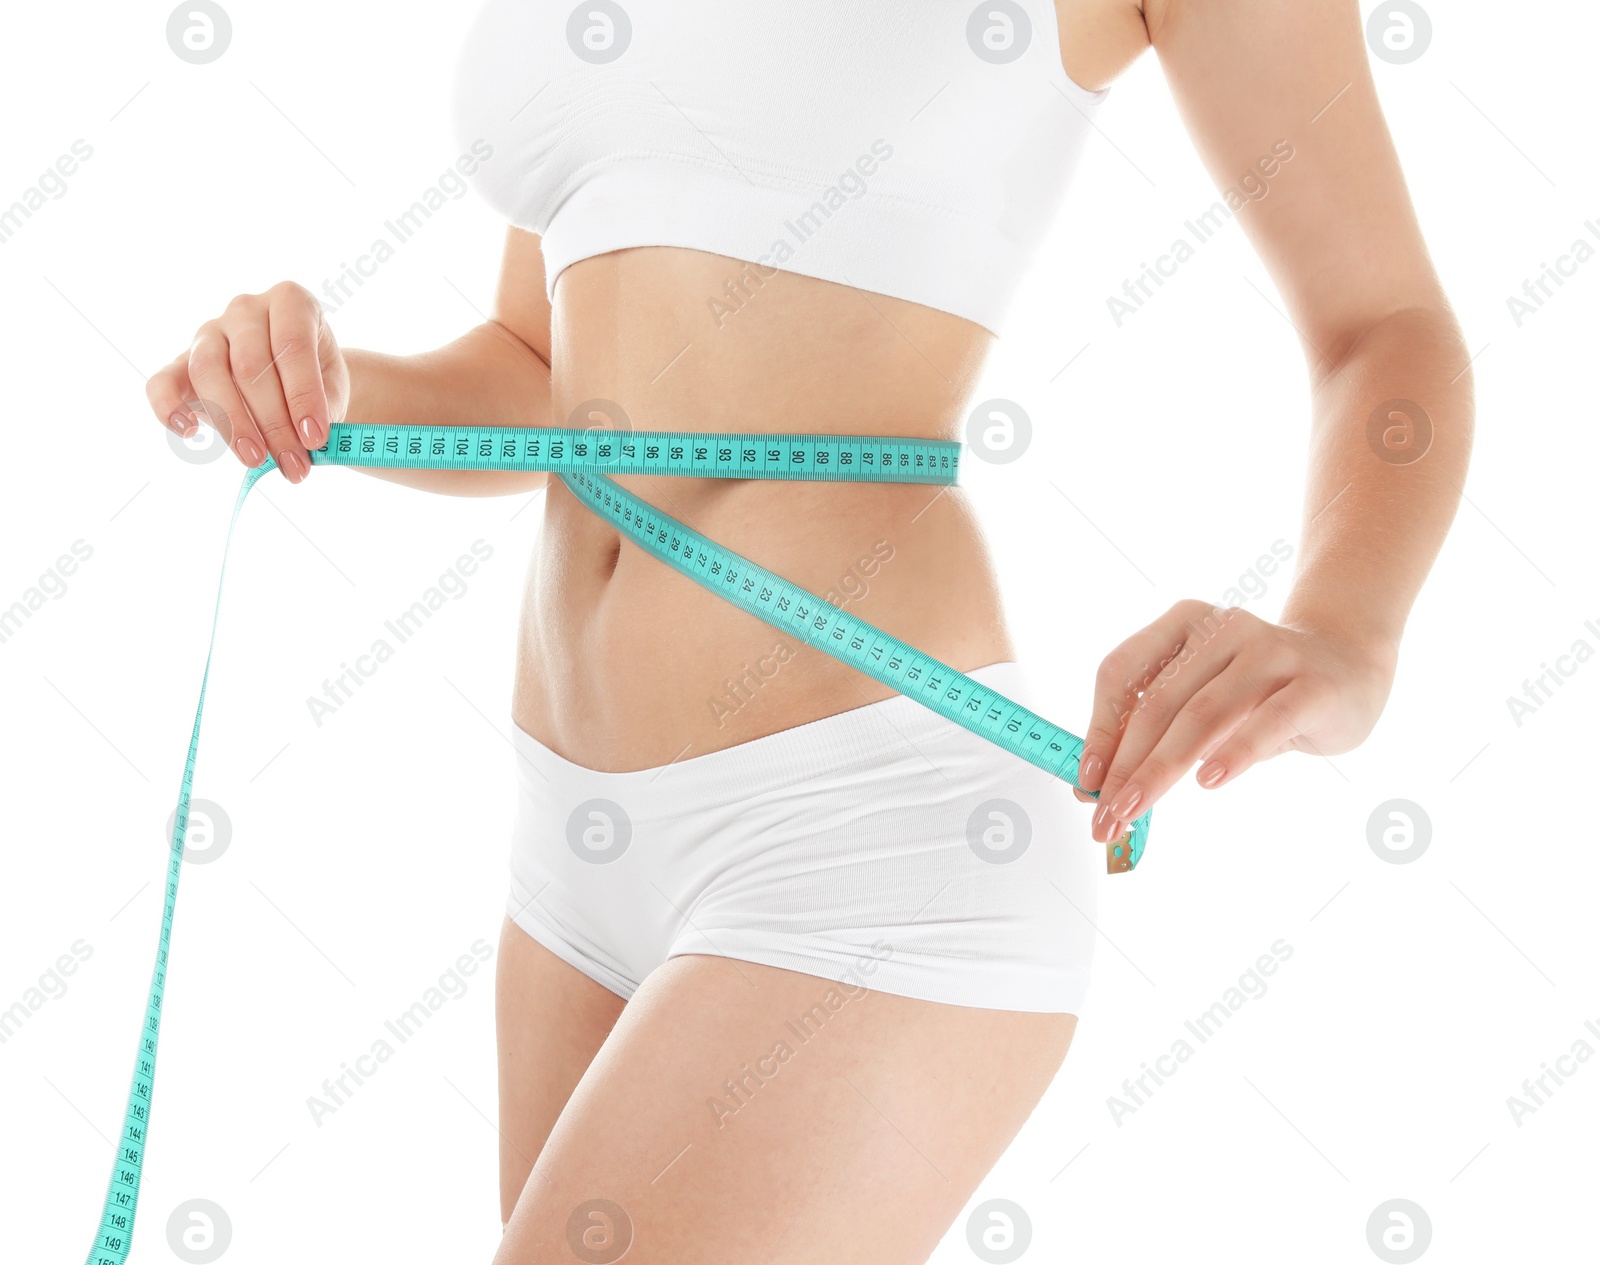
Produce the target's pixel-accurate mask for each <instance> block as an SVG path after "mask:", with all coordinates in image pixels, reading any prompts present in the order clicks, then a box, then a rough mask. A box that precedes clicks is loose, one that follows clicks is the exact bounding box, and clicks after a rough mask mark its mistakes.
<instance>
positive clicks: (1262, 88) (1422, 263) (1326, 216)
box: [1144, 0, 1447, 372]
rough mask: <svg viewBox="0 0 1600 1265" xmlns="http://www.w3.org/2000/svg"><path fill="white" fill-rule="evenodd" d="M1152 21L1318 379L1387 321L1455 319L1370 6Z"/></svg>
mask: <svg viewBox="0 0 1600 1265" xmlns="http://www.w3.org/2000/svg"><path fill="white" fill-rule="evenodd" d="M1144 13H1145V21H1146V25H1147V27H1148V29H1149V32H1150V40H1151V43H1152V44H1153V45H1154V46H1155V49H1156V54H1157V56H1158V57H1159V58H1160V60H1161V65H1162V68H1163V70H1164V71H1165V73H1166V77H1167V80H1168V82H1169V84H1170V85H1171V88H1172V93H1173V96H1174V98H1175V100H1176V102H1177V105H1178V108H1179V111H1180V112H1181V114H1182V116H1183V119H1184V122H1185V124H1186V125H1187V127H1188V128H1189V132H1190V134H1191V136H1192V137H1193V139H1194V143H1195V146H1196V148H1197V149H1198V151H1199V153H1200V157H1201V160H1202V161H1203V162H1204V163H1205V165H1206V168H1207V170H1208V171H1209V172H1210V173H1211V177H1212V179H1213V180H1215V181H1216V183H1217V186H1218V187H1219V188H1220V189H1222V190H1223V191H1224V201H1225V203H1226V205H1227V206H1228V208H1229V209H1230V210H1231V211H1235V212H1236V213H1237V218H1238V220H1239V224H1240V226H1241V227H1242V228H1243V229H1244V231H1245V233H1246V235H1247V236H1248V237H1249V239H1250V241H1251V243H1252V244H1253V245H1254V247H1255V249H1256V251H1257V252H1258V253H1259V255H1260V256H1261V259H1262V261H1263V262H1264V263H1265V264H1266V266H1267V269H1268V271H1269V272H1270V273H1271V274H1272V278H1273V281H1274V282H1275V283H1276V285H1277V288H1278V291H1279V293H1281V294H1282V296H1283V298H1284V301H1285V302H1286V303H1287V305H1288V307H1289V317H1290V319H1291V320H1292V321H1293V322H1294V324H1295V326H1296V328H1297V329H1299V330H1300V332H1301V334H1302V336H1303V337H1304V338H1305V340H1306V341H1307V342H1309V343H1310V344H1311V346H1310V347H1309V348H1307V349H1306V350H1307V356H1308V358H1310V359H1311V361H1312V363H1313V365H1314V366H1316V367H1317V369H1318V371H1320V372H1326V371H1327V369H1328V368H1329V366H1330V365H1331V364H1336V363H1337V362H1338V361H1339V360H1340V358H1341V357H1342V356H1344V355H1345V354H1346V353H1348V351H1349V350H1350V349H1351V347H1352V346H1353V345H1354V344H1355V343H1356V342H1357V341H1358V340H1359V339H1360V338H1361V337H1362V335H1363V334H1364V333H1366V332H1367V331H1368V330H1369V329H1371V328H1372V327H1373V326H1374V325H1375V324H1377V323H1378V322H1379V321H1380V320H1382V319H1383V318H1384V317H1386V316H1388V315H1390V314H1392V313H1394V312H1398V311H1402V310H1405V309H1409V308H1419V307H1426V308H1441V307H1445V306H1447V304H1446V300H1445V298H1444V295H1443V293H1442V291H1441V290H1440V287H1439V282H1438V278H1437V276H1436V275H1435V273H1434V270H1433V265H1432V263H1431V261H1430V260H1429V258H1428V252H1427V247H1426V246H1425V245H1424V243H1423V240H1422V233H1421V230H1420V229H1419V227H1418V225H1417V219H1416V214H1415V212H1414V210H1413V208H1412V205H1411V199H1410V196H1409V194H1408V193H1407V191H1406V186H1405V178H1404V176H1403V175H1402V173H1401V170H1400V161H1399V158H1398V156H1397V155H1396V153H1395V149H1394V144H1393V142H1392V140H1391V139H1390V136H1389V130H1388V127H1387V125H1386V124H1385V122H1384V119H1383V113H1382V111H1381V109H1380V108H1379V105H1378V97H1377V91H1376V89H1375V88H1374V86H1373V81H1372V74H1371V68H1370V65H1369V63H1368V61H1367V53H1366V46H1365V43H1364V39H1363V32H1362V24H1361V14H1360V11H1359V9H1358V7H1357V3H1356V0H1288V2H1286V0H1146V3H1145V5H1144ZM1286 155H1287V157H1286Z"/></svg>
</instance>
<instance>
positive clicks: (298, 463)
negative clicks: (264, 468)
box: [278, 448, 311, 483]
mask: <svg viewBox="0 0 1600 1265" xmlns="http://www.w3.org/2000/svg"><path fill="white" fill-rule="evenodd" d="M278 469H280V470H282V471H283V477H284V478H286V479H288V480H289V482H290V483H299V482H300V480H301V479H303V478H305V477H306V475H308V474H310V473H311V463H310V462H309V461H307V460H306V455H305V453H303V452H301V451H300V450H299V449H298V448H286V449H284V450H283V452H281V453H279V454H278Z"/></svg>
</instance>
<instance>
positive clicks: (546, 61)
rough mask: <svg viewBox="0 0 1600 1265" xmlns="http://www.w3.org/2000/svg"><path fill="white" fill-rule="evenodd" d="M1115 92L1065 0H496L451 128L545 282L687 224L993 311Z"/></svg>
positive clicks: (976, 317) (658, 241)
mask: <svg viewBox="0 0 1600 1265" xmlns="http://www.w3.org/2000/svg"><path fill="white" fill-rule="evenodd" d="M1105 95H1106V91H1105V90H1103V91H1101V92H1093V93H1091V92H1088V91H1086V90H1085V89H1083V88H1081V87H1079V86H1078V85H1077V84H1076V83H1074V82H1073V81H1072V80H1071V79H1069V78H1068V77H1067V74H1066V72H1065V71H1064V70H1063V69H1062V65H1061V57H1060V46H1059V42H1058V36H1057V27H1056V18H1055V9H1054V7H1053V5H1052V3H1051V0H1020V2H1019V0H983V2H982V3H977V2H976V0H689V2H685V0H678V2H677V3H669V2H668V0H621V3H618V2H617V0H583V2H581V3H578V4H577V5H576V7H573V6H572V4H571V2H570V0H561V3H559V4H552V3H550V2H549V0H487V3H485V4H484V6H483V9H482V11H481V12H480V13H479V15H478V17H477V19H476V21H475V23H474V25H473V28H472V31H471V33H470V35H469V36H468V39H467V43H466V46H465V47H464V49H463V50H462V54H461V61H460V65H459V68H458V73H457V80H456V89H455V127H456V131H457V135H458V138H459V140H460V144H461V148H462V149H463V151H466V150H469V149H470V150H471V151H473V152H474V153H476V154H477V155H478V156H479V157H480V158H481V159H483V161H481V163H480V165H479V167H478V168H477V170H476V172H475V173H474V174H473V177H472V179H473V183H474V186H475V187H476V188H477V190H478V192H479V193H481V194H482V195H483V197H484V198H485V199H486V200H487V201H488V202H489V203H490V205H492V206H493V207H494V208H495V209H496V210H497V211H499V212H500V213H501V214H502V215H504V216H505V217H506V218H507V219H508V220H509V221H510V222H511V223H512V224H514V225H516V226H518V227H520V228H526V229H529V230H531V231H533V232H535V233H538V234H540V235H541V237H542V239H543V251H544V258H545V268H546V284H547V286H548V287H549V290H550V292H551V294H552V295H553V294H554V290H555V283H556V278H557V277H558V276H559V275H560V273H561V270H562V269H564V268H565V267H567V265H569V264H572V263H576V262H577V261H578V260H580V259H586V258H589V257H590V256H593V255H599V254H604V253H606V252H607V251H613V250H621V249H624V248H626V247H631V246H681V247H689V248H692V249H696V250H704V251H710V252H712V253H715V254H719V255H727V256H731V257H732V258H734V259H739V260H746V261H751V262H754V263H757V264H761V265H765V266H766V267H769V268H779V269H783V270H784V271H787V272H795V273H802V274H804V275H806V276H810V277H819V278H822V279H823V280H827V281H837V282H843V283H845V284H847V285H852V286H858V287H860V288H861V289H863V290H869V291H873V292H876V293H880V294H887V295H893V296H895V297H897V298H902V299H909V300H911V301H913V302H916V303H921V304H925V305H927V306H928V307H933V308H938V309H940V310H941V311H946V312H953V313H955V314H956V315H958V316H963V317H966V318H967V319H968V320H971V321H974V322H976V323H977V324H979V325H982V326H984V327H986V328H988V329H990V330H998V329H999V327H1000V324H1001V321H1002V318H1003V316H1004V313H1005V310H1006V308H1007V306H1008V304H1009V303H1010V300H1011V296H1012V294H1013V293H1014V292H1015V290H1016V288H1017V285H1018V283H1019V282H1020V281H1021V279H1022V274H1023V271H1024V269H1025V268H1026V267H1027V265H1028V262H1029V259H1030V258H1031V256H1032V254H1033V251H1034V249H1035V247H1036V246H1037V244H1038V242H1039V240H1040V239H1041V238H1042V237H1043V236H1044V234H1045V231H1046V230H1047V229H1048V227H1049V226H1050V223H1051V220H1052V218H1053V217H1054V215H1055V212H1056V209H1057V207H1058V205H1059V203H1060V201H1061V197H1062V195H1063V193H1064V191H1065V188H1066V185H1067V181H1068V179H1069V177H1070V176H1071V173H1072V170H1073V168H1074V166H1075V165H1076V163H1077V160H1078V155H1079V153H1080V152H1081V150H1082V149H1083V146H1084V142H1085V140H1086V138H1087V136H1088V133H1089V131H1090V127H1091V124H1090V120H1091V119H1092V117H1093V115H1094V113H1095V110H1096V109H1097V107H1098V106H1099V104H1100V102H1101V101H1102V100H1103V99H1104V97H1105ZM486 149H487V150H488V151H489V152H488V154H487V156H485V150H486Z"/></svg>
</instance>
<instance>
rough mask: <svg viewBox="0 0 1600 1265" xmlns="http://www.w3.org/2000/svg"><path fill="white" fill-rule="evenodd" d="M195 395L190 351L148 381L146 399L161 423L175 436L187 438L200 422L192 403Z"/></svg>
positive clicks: (158, 371)
mask: <svg viewBox="0 0 1600 1265" xmlns="http://www.w3.org/2000/svg"><path fill="white" fill-rule="evenodd" d="M194 397H195V391H194V384H193V383H191V382H190V381H189V353H188V352H184V353H183V355H181V356H179V357H178V358H177V359H176V360H174V361H173V362H172V363H171V364H170V365H167V366H166V367H165V368H163V369H159V370H157V371H156V373H155V374H154V375H152V377H151V378H150V380H149V381H148V382H146V383H145V384H144V398H145V399H147V400H148V401H149V402H150V407H151V409H152V410H153V411H154V412H155V415H156V417H157V418H158V419H159V420H160V422H161V424H162V425H163V426H165V427H166V428H167V429H168V430H170V431H171V432H172V433H173V434H175V435H180V436H182V437H184V438H187V437H188V436H189V435H191V434H192V433H193V432H194V429H195V427H196V426H198V425H199V422H198V421H197V420H196V418H195V415H194V411H193V410H192V409H191V408H190V407H189V402H190V401H191V400H193V399H194Z"/></svg>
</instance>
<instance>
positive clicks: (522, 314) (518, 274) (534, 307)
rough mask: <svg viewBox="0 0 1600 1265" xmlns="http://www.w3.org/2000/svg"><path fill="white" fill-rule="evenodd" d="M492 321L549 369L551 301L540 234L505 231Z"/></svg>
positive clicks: (520, 230) (525, 230)
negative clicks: (546, 284)
mask: <svg viewBox="0 0 1600 1265" xmlns="http://www.w3.org/2000/svg"><path fill="white" fill-rule="evenodd" d="M491 319H492V320H493V321H494V322H495V323H496V324H497V325H500V326H502V327H504V328H505V329H506V330H508V331H509V332H510V333H513V334H515V335H516V336H517V337H518V338H519V339H521V340H522V342H523V343H524V344H525V345H526V346H527V347H528V348H529V349H530V350H531V351H533V352H534V353H535V354H536V355H537V356H538V357H539V358H540V359H541V360H542V361H544V363H545V366H546V367H547V368H548V366H549V364H550V300H549V299H548V298H547V297H546V296H545V286H544V252H543V251H542V250H541V249H540V246H539V237H538V235H537V234H535V233H530V232H528V230H527V229H523V228H510V229H507V230H506V248H505V253H504V254H503V255H502V257H501V260H500V281H499V284H498V285H497V286H496V287H495V294H494V310H493V312H492V314H491Z"/></svg>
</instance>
